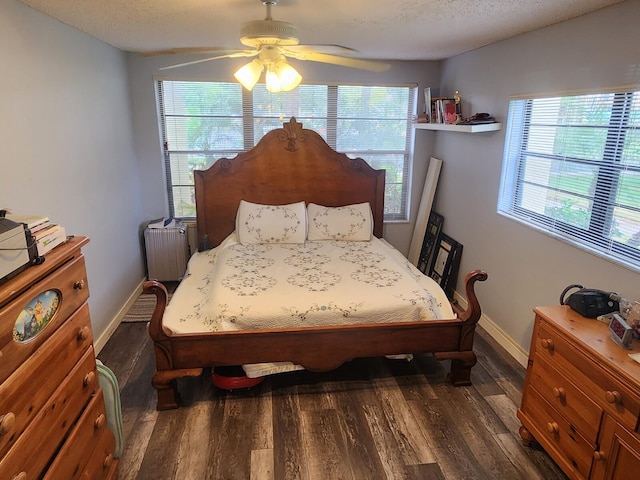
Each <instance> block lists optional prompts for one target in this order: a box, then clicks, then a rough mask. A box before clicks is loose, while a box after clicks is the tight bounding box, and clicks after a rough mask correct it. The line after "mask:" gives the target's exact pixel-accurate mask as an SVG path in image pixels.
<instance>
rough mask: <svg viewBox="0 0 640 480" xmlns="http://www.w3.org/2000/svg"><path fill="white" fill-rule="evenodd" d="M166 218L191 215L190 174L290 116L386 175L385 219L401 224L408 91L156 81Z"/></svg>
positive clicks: (411, 95)
mask: <svg viewBox="0 0 640 480" xmlns="http://www.w3.org/2000/svg"><path fill="white" fill-rule="evenodd" d="M157 87H158V103H159V111H160V123H161V128H162V137H163V142H164V155H165V171H166V175H167V188H168V197H169V210H170V214H171V215H172V216H176V217H183V218H184V217H187V218H189V217H195V199H194V187H193V170H195V169H205V168H208V167H209V166H211V165H212V164H213V163H214V162H215V161H216V160H217V159H218V158H223V157H226V158H231V157H234V156H235V155H237V154H238V153H240V152H242V151H246V150H248V149H250V148H252V147H253V146H254V145H255V144H256V143H257V142H258V141H259V140H260V139H261V138H262V137H263V136H264V135H265V134H266V133H267V132H269V131H270V130H273V129H275V128H280V127H281V126H282V122H283V121H288V120H289V118H290V117H292V116H295V117H296V119H297V120H298V121H299V122H301V123H302V124H303V125H304V128H309V129H311V130H315V131H316V132H318V133H319V134H320V135H321V136H322V137H323V138H324V139H325V140H326V141H327V143H328V144H329V145H330V146H331V147H332V148H334V149H335V150H337V151H339V152H343V153H346V154H347V155H349V156H350V157H352V158H355V157H361V158H364V159H365V160H366V161H367V162H368V163H369V164H370V165H371V166H372V167H373V168H378V169H379V168H384V169H385V170H386V188H385V220H406V219H407V199H408V190H409V180H410V175H409V169H410V165H411V153H412V150H411V145H412V139H413V138H412V135H413V131H412V128H411V119H412V115H413V113H414V110H415V100H416V87H415V86H407V85H405V86H352V85H300V86H299V87H298V88H296V89H295V90H292V91H290V92H280V93H277V94H273V93H270V92H268V91H267V90H266V88H265V86H264V85H262V84H259V85H256V86H255V88H254V89H253V91H251V92H248V91H246V90H243V89H242V87H241V86H240V85H239V84H237V83H220V82H181V81H159V82H158V84H157Z"/></svg>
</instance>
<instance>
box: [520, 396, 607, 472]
mask: <svg viewBox="0 0 640 480" xmlns="http://www.w3.org/2000/svg"><path fill="white" fill-rule="evenodd" d="M523 410H526V412H527V414H528V417H529V419H530V420H531V421H532V422H534V424H535V425H536V426H537V427H538V433H537V435H536V439H537V440H538V441H539V442H540V443H541V444H542V446H543V447H545V449H549V447H551V449H549V450H550V453H551V452H552V451H555V452H557V454H559V455H562V456H563V457H564V458H563V459H562V463H564V464H566V465H567V466H571V468H573V469H575V471H576V472H577V473H578V474H579V475H580V476H581V477H582V478H588V477H589V472H590V470H591V463H592V457H593V452H594V451H595V445H593V444H591V443H590V442H588V441H587V440H586V439H585V438H584V437H582V435H580V434H579V433H578V432H577V431H576V430H575V429H573V428H572V427H571V425H569V423H568V422H567V421H566V420H565V419H564V417H563V416H562V415H561V414H560V413H558V411H557V410H555V409H554V408H553V407H552V406H551V405H550V404H549V403H547V401H546V400H545V399H544V398H542V396H541V395H540V394H539V393H538V392H537V390H536V389H535V388H529V389H528V390H527V396H526V397H525V401H524V403H523ZM559 463H560V462H559ZM570 476H571V475H570Z"/></svg>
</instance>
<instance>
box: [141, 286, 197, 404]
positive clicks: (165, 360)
mask: <svg viewBox="0 0 640 480" xmlns="http://www.w3.org/2000/svg"><path fill="white" fill-rule="evenodd" d="M142 290H143V292H144V293H151V294H155V296H156V307H155V309H154V310H153V314H152V315H151V320H150V322H149V336H150V337H151V340H153V345H154V350H155V354H156V355H155V356H156V371H155V373H154V374H153V379H152V380H151V384H152V385H153V388H155V389H156V390H157V392H158V405H157V408H158V410H168V409H171V408H178V404H179V403H180V395H179V393H178V387H177V382H176V380H177V379H178V378H181V377H197V376H199V375H200V374H202V368H188V369H175V368H173V360H172V358H171V339H170V338H169V337H168V336H167V335H166V334H165V333H164V330H163V329H162V316H163V315H164V309H165V307H166V306H167V300H168V297H169V294H168V292H167V289H166V288H165V286H164V285H163V284H161V283H160V282H158V281H156V280H151V281H148V282H145V283H144V285H143V286H142Z"/></svg>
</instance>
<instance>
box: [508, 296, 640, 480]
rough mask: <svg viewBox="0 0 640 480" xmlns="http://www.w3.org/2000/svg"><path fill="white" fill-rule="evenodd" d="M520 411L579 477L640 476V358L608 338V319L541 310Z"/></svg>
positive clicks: (529, 429)
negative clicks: (599, 319) (631, 354)
mask: <svg viewBox="0 0 640 480" xmlns="http://www.w3.org/2000/svg"><path fill="white" fill-rule="evenodd" d="M535 313H536V318H535V326H534V330H533V338H532V342H531V351H530V353H529V364H528V368H527V375H526V380H525V387H524V392H523V397H522V406H521V407H520V409H519V410H518V418H519V419H520V421H521V422H522V427H521V428H520V435H521V436H522V439H523V440H524V443H525V444H530V443H531V442H533V441H534V440H535V441H537V442H538V443H539V444H540V445H541V446H542V447H543V448H544V449H545V450H546V451H547V453H549V455H551V457H552V458H553V459H554V460H555V461H556V463H558V465H559V466H560V467H561V468H562V469H563V470H564V472H565V473H566V474H567V475H568V476H569V477H570V478H572V479H573V478H575V479H587V478H588V479H616V480H619V479H620V480H622V479H631V478H634V479H637V478H640V364H638V363H636V362H634V361H633V360H632V359H631V358H629V355H628V354H629V353H637V352H640V343H639V342H637V341H635V340H634V342H633V350H625V349H623V348H622V347H619V346H618V345H616V344H615V343H614V342H613V341H612V340H611V339H610V338H609V329H608V326H607V325H606V324H604V323H602V322H599V321H598V320H595V319H588V318H584V317H582V316H580V315H579V314H578V313H576V312H574V311H573V310H571V309H570V308H569V307H567V306H561V305H558V306H548V307H538V308H536V309H535Z"/></svg>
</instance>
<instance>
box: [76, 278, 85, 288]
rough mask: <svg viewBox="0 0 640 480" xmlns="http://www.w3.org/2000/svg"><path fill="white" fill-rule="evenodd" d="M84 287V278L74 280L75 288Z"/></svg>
mask: <svg viewBox="0 0 640 480" xmlns="http://www.w3.org/2000/svg"><path fill="white" fill-rule="evenodd" d="M83 288H84V279H83V280H76V281H75V282H73V289H74V290H82V289H83Z"/></svg>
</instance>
